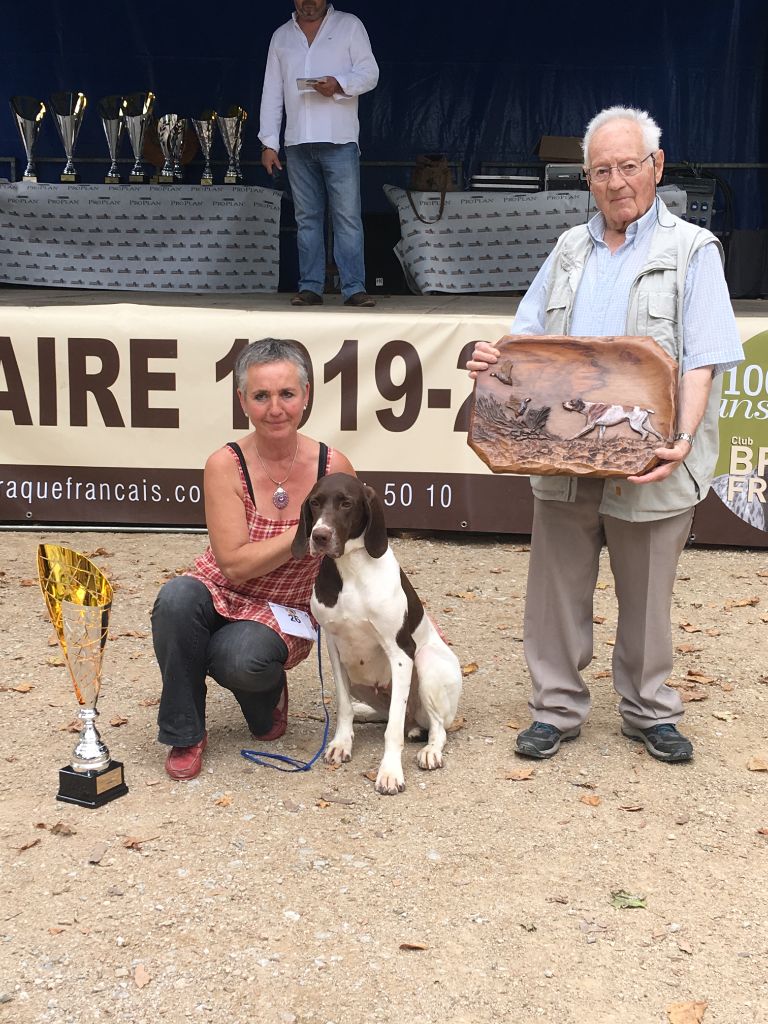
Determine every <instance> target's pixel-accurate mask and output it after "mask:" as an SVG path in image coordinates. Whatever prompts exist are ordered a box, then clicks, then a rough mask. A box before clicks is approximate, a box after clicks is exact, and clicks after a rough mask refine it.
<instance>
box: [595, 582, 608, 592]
mask: <svg viewBox="0 0 768 1024" xmlns="http://www.w3.org/2000/svg"><path fill="white" fill-rule="evenodd" d="M610 585H611V584H610V583H604V582H603V581H602V580H598V582H597V583H596V584H595V590H607V589H608V587H610Z"/></svg>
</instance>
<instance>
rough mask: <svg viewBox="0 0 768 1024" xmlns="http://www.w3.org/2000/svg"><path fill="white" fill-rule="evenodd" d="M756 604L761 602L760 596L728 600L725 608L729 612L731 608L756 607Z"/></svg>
mask: <svg viewBox="0 0 768 1024" xmlns="http://www.w3.org/2000/svg"><path fill="white" fill-rule="evenodd" d="M756 604H760V598H759V597H756V596H755V597H740V598H736V599H735V600H731V601H726V602H725V604H724V605H723V608H724V609H725V610H726V611H727V612H729V611H730V610H731V608H754V607H755V605H756Z"/></svg>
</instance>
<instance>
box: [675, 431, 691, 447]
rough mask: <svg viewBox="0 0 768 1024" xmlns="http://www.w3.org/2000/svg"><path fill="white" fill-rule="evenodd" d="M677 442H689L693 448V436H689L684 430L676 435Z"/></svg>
mask: <svg viewBox="0 0 768 1024" xmlns="http://www.w3.org/2000/svg"><path fill="white" fill-rule="evenodd" d="M675 441H687V442H688V444H689V445H690V446H691V448H693V434H687V433H686V432H685V431H684V430H681V431H679V432H678V433H677V434H675Z"/></svg>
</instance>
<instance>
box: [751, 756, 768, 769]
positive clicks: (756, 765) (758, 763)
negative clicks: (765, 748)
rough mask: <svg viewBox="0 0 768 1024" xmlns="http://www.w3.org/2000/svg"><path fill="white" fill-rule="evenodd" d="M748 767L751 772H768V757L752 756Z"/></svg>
mask: <svg viewBox="0 0 768 1024" xmlns="http://www.w3.org/2000/svg"><path fill="white" fill-rule="evenodd" d="M747 768H748V769H749V770H750V771H751V772H768V758H765V757H750V759H749V760H748V761H747Z"/></svg>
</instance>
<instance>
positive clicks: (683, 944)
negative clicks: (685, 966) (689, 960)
mask: <svg viewBox="0 0 768 1024" xmlns="http://www.w3.org/2000/svg"><path fill="white" fill-rule="evenodd" d="M677 948H678V949H679V950H680V952H681V953H687V954H688V956H693V946H692V945H691V944H690V942H687V941H686V940H685V939H678V940H677Z"/></svg>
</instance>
